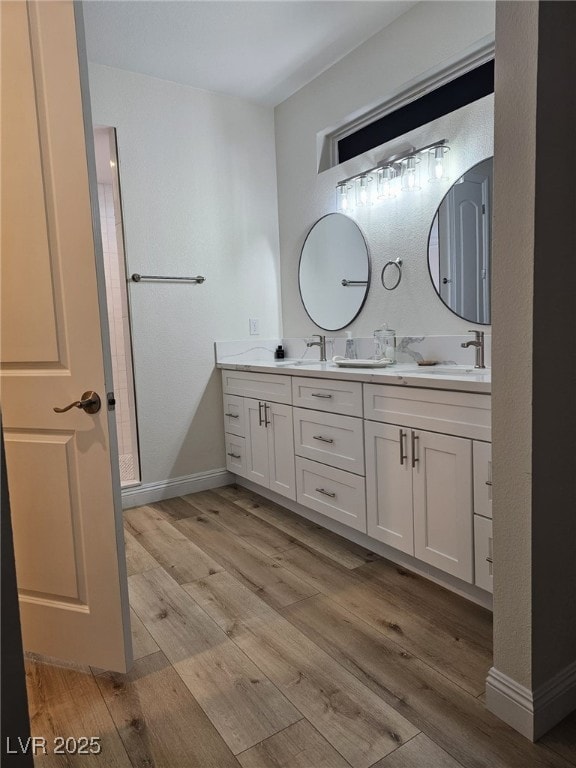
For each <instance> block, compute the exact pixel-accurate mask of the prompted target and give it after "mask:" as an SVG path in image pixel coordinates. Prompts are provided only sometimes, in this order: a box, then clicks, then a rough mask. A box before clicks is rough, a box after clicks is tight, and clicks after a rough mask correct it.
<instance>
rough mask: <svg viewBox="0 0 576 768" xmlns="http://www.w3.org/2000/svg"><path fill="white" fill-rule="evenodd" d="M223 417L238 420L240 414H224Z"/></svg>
mask: <svg viewBox="0 0 576 768" xmlns="http://www.w3.org/2000/svg"><path fill="white" fill-rule="evenodd" d="M224 416H228V417H229V418H230V419H239V418H240V414H239V413H225V414H224Z"/></svg>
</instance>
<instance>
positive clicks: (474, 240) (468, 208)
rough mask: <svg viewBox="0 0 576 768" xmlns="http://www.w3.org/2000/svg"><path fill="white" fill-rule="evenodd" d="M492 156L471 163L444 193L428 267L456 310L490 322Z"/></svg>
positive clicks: (432, 232) (431, 237)
mask: <svg viewBox="0 0 576 768" xmlns="http://www.w3.org/2000/svg"><path fill="white" fill-rule="evenodd" d="M491 242H492V158H491V157H489V158H488V159H487V160H483V161H482V162H481V163H478V164H477V165H475V166H473V167H472V168H470V170H469V171H466V173H465V174H464V175H463V176H461V177H460V178H459V179H458V180H457V181H456V182H455V183H454V184H453V185H452V187H450V189H449V190H448V192H447V193H446V195H445V197H444V199H443V200H442V202H441V203H440V205H439V207H438V210H437V211H436V215H435V216H434V220H433V221H432V226H431V227H430V235H429V237H428V268H429V270H430V278H431V280H432V283H433V285H434V288H435V289H436V293H437V294H438V296H439V297H440V299H441V300H442V301H443V302H444V304H446V306H447V307H448V309H450V310H451V311H452V312H454V314H456V315H458V316H459V317H461V318H463V319H464V320H469V321H470V322H471V323H478V324H479V325H489V324H490V273H491V256H490V250H491Z"/></svg>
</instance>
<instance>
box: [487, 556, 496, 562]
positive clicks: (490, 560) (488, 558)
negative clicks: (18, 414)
mask: <svg viewBox="0 0 576 768" xmlns="http://www.w3.org/2000/svg"><path fill="white" fill-rule="evenodd" d="M486 562H487V563H493V562H494V560H493V559H492V558H491V557H487V558H486Z"/></svg>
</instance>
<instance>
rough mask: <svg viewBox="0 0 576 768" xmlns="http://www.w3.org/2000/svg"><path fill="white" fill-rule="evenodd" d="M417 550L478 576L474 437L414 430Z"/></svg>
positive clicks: (440, 564) (461, 573)
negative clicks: (474, 531) (474, 533)
mask: <svg viewBox="0 0 576 768" xmlns="http://www.w3.org/2000/svg"><path fill="white" fill-rule="evenodd" d="M412 435H413V446H414V447H413V451H414V454H413V459H414V464H415V468H414V469H413V471H412V472H413V496H414V554H415V555H416V557H418V558H419V559H420V560H424V561H425V562H427V563H430V565H434V566H436V568H440V570H442V571H446V572H447V573H451V574H452V575H453V576H457V577H458V578H460V579H463V580H464V581H467V582H470V583H472V580H473V556H472V555H473V543H472V528H473V520H472V514H473V510H472V441H471V440H467V439H465V438H462V437H451V436H448V435H438V434H435V433H434V432H424V431H421V430H419V431H417V432H415V431H412Z"/></svg>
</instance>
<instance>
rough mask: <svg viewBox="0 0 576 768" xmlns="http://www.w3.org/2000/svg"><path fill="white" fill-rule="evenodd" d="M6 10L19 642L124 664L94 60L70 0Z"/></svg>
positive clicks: (5, 170)
mask: <svg viewBox="0 0 576 768" xmlns="http://www.w3.org/2000/svg"><path fill="white" fill-rule="evenodd" d="M1 14H2V67H1V70H2V105H1V106H2V264H1V270H2V273H1V277H2V296H1V300H2V303H1V307H2V309H1V312H2V314H1V321H2V322H1V328H2V336H1V342H2V344H1V350H2V382H1V383H2V410H3V419H4V428H5V438H6V453H7V463H8V483H9V489H10V497H11V506H12V516H13V527H14V545H15V552H16V570H17V578H18V587H19V593H20V610H21V617H22V630H23V641H24V647H25V649H26V650H29V651H33V652H36V653H40V654H43V655H46V656H52V657H57V658H60V659H64V660H68V661H75V662H79V663H82V664H90V665H92V666H96V667H101V668H105V669H111V670H117V671H125V670H126V668H127V667H128V666H129V665H130V664H131V641H130V624H129V614H128V597H127V582H126V568H125V562H124V544H123V536H122V520H121V510H120V504H119V500H120V492H119V478H118V470H117V468H116V466H115V468H114V469H112V465H111V449H110V438H109V430H110V425H111V424H113V422H112V421H110V422H109V418H110V419H112V418H113V414H109V413H108V411H107V407H106V390H107V386H106V381H105V377H104V357H103V350H102V336H101V324H100V311H99V300H98V283H97V277H96V269H97V267H96V259H95V242H94V234H93V229H92V221H93V217H92V212H91V199H90V195H89V182H88V170H87V148H86V144H85V130H84V122H83V114H85V113H84V112H83V102H82V94H81V86H80V70H79V66H80V67H82V66H84V64H85V62H83V61H80V62H79V55H78V49H77V37H76V28H75V18H74V6H73V3H72V2H68V1H66V2H58V3H46V2H38V3H35V2H34V3H23V2H22V3H19V2H15V3H2V7H1ZM80 47H81V46H80ZM83 72H85V66H84V69H83ZM84 97H85V99H86V97H87V94H86V92H85V91H84ZM84 103H86V101H85V102H84ZM92 167H93V164H92ZM93 199H94V198H93ZM100 262H101V258H100ZM101 298H102V299H103V298H104V297H103V295H102V296H101ZM102 307H103V312H104V313H105V308H104V307H105V305H104V302H103V301H102ZM108 360H109V353H108ZM108 381H110V379H108ZM89 390H94V391H95V392H96V393H98V395H99V396H100V397H101V398H102V408H101V410H100V411H98V412H97V413H88V412H86V411H85V410H83V409H80V408H76V407H74V408H72V409H71V410H68V411H66V412H65V413H55V411H54V407H55V406H60V407H61V406H66V405H67V404H69V403H71V402H73V401H76V400H78V399H79V398H80V397H81V396H82V394H83V393H85V392H87V391H89ZM113 452H114V454H116V453H117V450H116V447H115V445H114V449H113ZM116 460H117V456H116V455H114V463H115V465H116Z"/></svg>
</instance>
